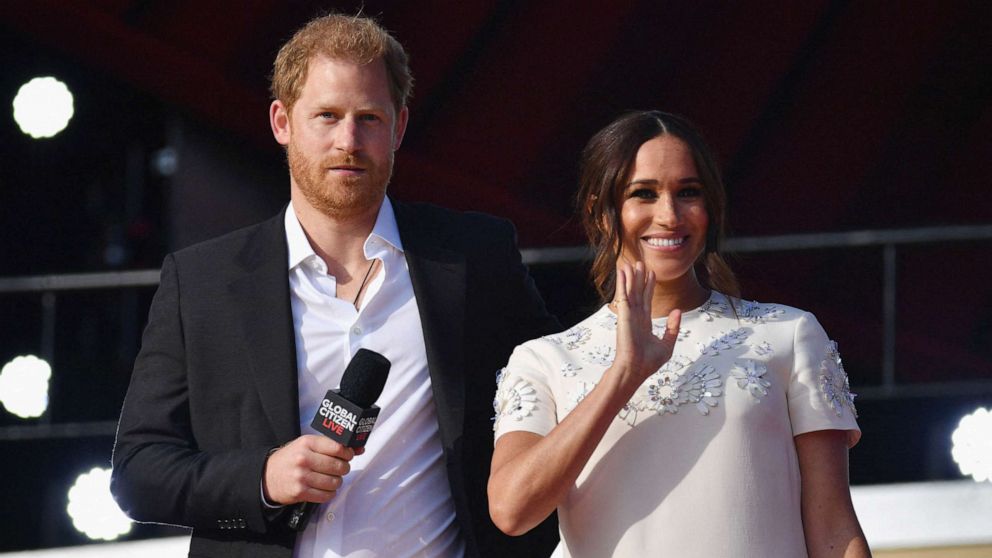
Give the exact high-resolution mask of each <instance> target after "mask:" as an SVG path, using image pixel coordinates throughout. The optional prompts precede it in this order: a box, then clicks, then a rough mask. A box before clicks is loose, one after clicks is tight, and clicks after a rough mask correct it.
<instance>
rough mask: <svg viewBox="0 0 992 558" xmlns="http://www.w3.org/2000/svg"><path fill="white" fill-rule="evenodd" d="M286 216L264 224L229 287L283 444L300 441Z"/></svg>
mask: <svg viewBox="0 0 992 558" xmlns="http://www.w3.org/2000/svg"><path fill="white" fill-rule="evenodd" d="M283 219H284V213H280V214H279V215H278V216H277V217H275V218H273V219H270V220H269V221H266V222H265V223H263V224H262V225H261V226H260V227H259V228H258V230H256V232H255V235H254V236H253V237H252V238H251V239H249V241H248V242H247V243H246V244H245V248H244V249H243V251H242V253H241V254H240V256H239V257H240V262H241V263H242V265H243V267H244V271H245V273H244V275H242V276H240V277H239V278H237V279H235V280H234V281H232V282H231V284H230V290H231V293H232V295H233V297H234V300H235V304H236V306H237V308H238V309H239V311H240V312H241V323H242V325H243V329H244V331H243V333H244V335H245V338H246V341H247V347H246V348H247V351H248V353H249V356H250V357H251V358H250V362H251V370H250V371H246V372H249V375H250V377H251V379H252V381H254V382H255V385H256V387H257V389H258V395H259V398H260V399H261V401H262V408H263V409H264V410H265V414H266V417H267V418H268V420H269V423H270V424H271V426H272V430H273V432H274V433H275V435H276V438H277V441H278V442H280V443H281V442H287V441H289V440H292V439H294V438H296V437H297V436H299V435H300V423H299V414H300V411H299V392H298V380H297V366H296V337H295V335H294V333H293V312H292V309H291V307H290V298H289V276H288V273H289V272H288V269H287V261H288V259H289V256H288V253H287V248H286V232H285V227H284V225H283Z"/></svg>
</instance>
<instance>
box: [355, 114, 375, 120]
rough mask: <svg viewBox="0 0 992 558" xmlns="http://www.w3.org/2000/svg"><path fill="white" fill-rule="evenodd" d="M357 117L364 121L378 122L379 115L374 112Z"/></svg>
mask: <svg viewBox="0 0 992 558" xmlns="http://www.w3.org/2000/svg"><path fill="white" fill-rule="evenodd" d="M358 119H359V120H362V121H364V122H378V121H379V116H378V115H375V114H363V115H361V116H359V117H358Z"/></svg>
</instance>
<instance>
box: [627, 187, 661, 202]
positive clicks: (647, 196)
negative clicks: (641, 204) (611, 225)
mask: <svg viewBox="0 0 992 558" xmlns="http://www.w3.org/2000/svg"><path fill="white" fill-rule="evenodd" d="M627 197H628V198H641V199H644V200H653V199H654V198H656V197H658V195H657V194H656V193H655V191H654V190H650V189H648V188H638V189H636V190H633V191H631V192H630V194H628V195H627Z"/></svg>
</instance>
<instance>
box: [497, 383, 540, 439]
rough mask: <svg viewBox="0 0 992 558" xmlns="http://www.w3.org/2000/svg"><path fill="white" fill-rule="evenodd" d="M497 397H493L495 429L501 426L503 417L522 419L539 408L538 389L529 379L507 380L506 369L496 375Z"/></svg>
mask: <svg viewBox="0 0 992 558" xmlns="http://www.w3.org/2000/svg"><path fill="white" fill-rule="evenodd" d="M496 385H497V387H496V397H495V398H494V399H493V410H494V411H495V412H496V416H495V417H493V430H496V428H497V427H498V426H499V421H500V420H502V419H503V417H511V418H513V419H514V420H521V419H523V418H524V417H528V416H530V414H531V412H533V411H534V409H535V408H537V390H535V389H534V386H532V385H531V384H530V382H528V381H527V380H523V379H520V378H515V379H513V380H507V378H506V369H505V368H504V369H502V370H500V371H499V374H498V375H497V376H496Z"/></svg>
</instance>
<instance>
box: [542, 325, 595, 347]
mask: <svg viewBox="0 0 992 558" xmlns="http://www.w3.org/2000/svg"><path fill="white" fill-rule="evenodd" d="M591 336H592V330H591V329H589V328H588V327H585V326H575V327H572V328H569V329H567V330H565V331H563V332H561V333H556V334H554V335H547V336H545V337H544V338H545V339H547V340H548V341H551V342H552V343H554V344H555V345H564V346H565V348H566V349H568V350H570V351H574V350H575V349H578V348H579V346H580V345H584V344H585V343H586V341H588V340H589V338H590V337H591Z"/></svg>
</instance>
